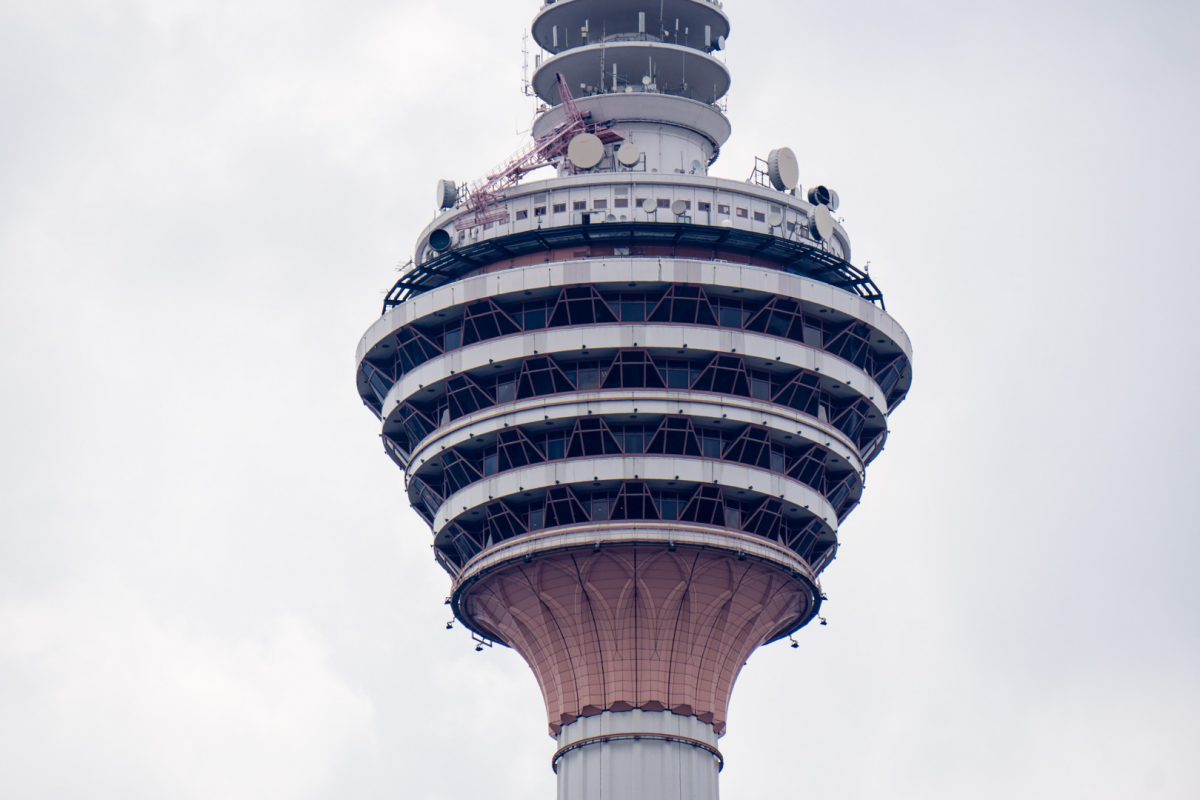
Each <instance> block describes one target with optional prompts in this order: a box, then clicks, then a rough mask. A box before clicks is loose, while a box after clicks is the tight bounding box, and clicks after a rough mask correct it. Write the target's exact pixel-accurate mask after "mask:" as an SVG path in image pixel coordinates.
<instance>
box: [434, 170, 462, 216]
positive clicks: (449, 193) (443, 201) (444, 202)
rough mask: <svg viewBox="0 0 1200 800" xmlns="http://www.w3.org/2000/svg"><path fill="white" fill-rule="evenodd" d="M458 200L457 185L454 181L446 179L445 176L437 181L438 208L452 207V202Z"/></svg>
mask: <svg viewBox="0 0 1200 800" xmlns="http://www.w3.org/2000/svg"><path fill="white" fill-rule="evenodd" d="M457 202H458V186H456V185H455V183H454V181H448V180H446V179H445V178H443V179H442V180H440V181H438V184H437V204H438V208H443V209H445V208H454V204H455V203H457Z"/></svg>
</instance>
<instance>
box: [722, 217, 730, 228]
mask: <svg viewBox="0 0 1200 800" xmlns="http://www.w3.org/2000/svg"><path fill="white" fill-rule="evenodd" d="M719 224H720V226H721V227H722V228H732V227H733V220H731V219H730V218H729V217H726V218H725V219H723V220H721V222H720V223H719Z"/></svg>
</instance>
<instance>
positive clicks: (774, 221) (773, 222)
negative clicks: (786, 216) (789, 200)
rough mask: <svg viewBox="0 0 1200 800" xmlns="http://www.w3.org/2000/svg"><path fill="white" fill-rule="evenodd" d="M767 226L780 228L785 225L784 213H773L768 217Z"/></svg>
mask: <svg viewBox="0 0 1200 800" xmlns="http://www.w3.org/2000/svg"><path fill="white" fill-rule="evenodd" d="M767 224H768V225H770V226H771V227H772V228H778V227H780V226H781V225H783V212H782V211H772V212H771V213H770V214H769V215H768V216H767Z"/></svg>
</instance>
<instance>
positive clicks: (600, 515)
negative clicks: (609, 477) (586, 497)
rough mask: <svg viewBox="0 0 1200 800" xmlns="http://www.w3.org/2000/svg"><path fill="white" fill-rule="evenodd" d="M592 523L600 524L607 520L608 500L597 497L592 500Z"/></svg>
mask: <svg viewBox="0 0 1200 800" xmlns="http://www.w3.org/2000/svg"><path fill="white" fill-rule="evenodd" d="M591 517H592V522H600V521H603V520H606V519H608V498H607V497H597V498H596V499H594V500H592V511H591Z"/></svg>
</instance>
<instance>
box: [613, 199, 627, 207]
mask: <svg viewBox="0 0 1200 800" xmlns="http://www.w3.org/2000/svg"><path fill="white" fill-rule="evenodd" d="M613 208H629V198H628V197H618V198H617V199H615V200H613Z"/></svg>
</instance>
